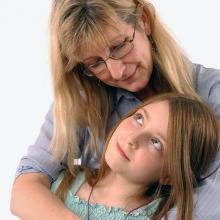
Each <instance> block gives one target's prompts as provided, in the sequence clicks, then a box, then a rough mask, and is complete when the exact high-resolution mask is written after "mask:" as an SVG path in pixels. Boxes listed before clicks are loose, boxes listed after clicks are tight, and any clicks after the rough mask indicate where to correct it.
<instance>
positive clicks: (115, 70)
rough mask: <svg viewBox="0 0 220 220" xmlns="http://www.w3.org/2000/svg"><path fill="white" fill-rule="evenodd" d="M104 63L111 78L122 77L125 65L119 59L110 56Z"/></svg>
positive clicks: (119, 78)
mask: <svg viewBox="0 0 220 220" xmlns="http://www.w3.org/2000/svg"><path fill="white" fill-rule="evenodd" d="M106 65H107V68H108V70H109V73H110V74H111V76H112V78H113V79H115V80H121V79H123V75H124V71H125V68H126V66H125V64H123V62H122V61H121V60H114V59H111V58H110V59H108V60H107V61H106Z"/></svg>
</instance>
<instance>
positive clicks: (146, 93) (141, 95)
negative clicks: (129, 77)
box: [135, 85, 155, 101]
mask: <svg viewBox="0 0 220 220" xmlns="http://www.w3.org/2000/svg"><path fill="white" fill-rule="evenodd" d="M153 95H155V91H154V90H153V88H152V87H151V86H150V85H149V86H146V87H145V88H144V89H142V90H141V91H139V92H136V93H135V96H136V97H137V98H138V99H139V100H141V101H145V100H147V99H148V98H150V97H152V96H153Z"/></svg>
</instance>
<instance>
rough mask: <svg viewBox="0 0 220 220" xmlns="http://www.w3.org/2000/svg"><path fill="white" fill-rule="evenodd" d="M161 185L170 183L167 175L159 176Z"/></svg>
mask: <svg viewBox="0 0 220 220" xmlns="http://www.w3.org/2000/svg"><path fill="white" fill-rule="evenodd" d="M159 182H160V184H161V185H172V182H171V180H170V178H169V177H168V176H166V177H161V178H160V180H159Z"/></svg>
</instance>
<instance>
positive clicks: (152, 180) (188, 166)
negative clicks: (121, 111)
mask: <svg viewBox="0 0 220 220" xmlns="http://www.w3.org/2000/svg"><path fill="white" fill-rule="evenodd" d="M219 132H220V130H219V127H218V124H217V120H216V119H215V117H214V115H213V113H212V112H211V111H210V110H209V108H208V107H207V106H206V105H204V104H202V103H201V102H200V101H197V100H193V99H191V98H189V97H187V96H183V95H179V94H174V93H167V94H164V95H160V96H155V97H154V98H152V99H150V100H148V101H146V102H144V103H143V104H142V105H141V106H140V107H138V108H136V109H135V110H133V111H132V113H130V114H129V115H128V116H127V117H126V118H125V119H123V120H122V121H121V122H120V123H119V124H118V126H117V127H116V128H115V129H114V130H113V132H112V133H111V134H110V136H109V138H108V140H107V142H106V145H105V149H104V153H103V156H102V160H101V166H100V171H99V172H98V173H94V170H93V171H92V170H91V169H90V170H88V169H85V170H84V171H79V170H78V172H77V171H76V172H75V173H74V176H76V179H75V180H74V181H73V182H72V181H71V179H72V178H73V175H72V174H71V173H69V172H67V173H66V174H65V177H64V179H62V178H63V174H61V175H60V176H59V178H58V180H56V181H55V182H54V183H53V185H52V190H53V191H57V194H58V195H59V197H61V198H62V200H65V204H66V206H67V207H68V208H69V209H70V210H71V211H73V212H74V213H75V214H77V215H78V216H79V217H80V218H81V219H117V220H118V219H134V220H135V219H136V220H138V219H160V218H161V217H163V216H166V215H167V212H168V210H169V209H170V208H171V207H172V206H173V205H174V203H176V205H177V218H176V219H178V220H191V219H193V218H192V217H193V192H194V190H196V187H197V186H199V185H201V184H203V182H204V181H205V179H206V178H207V173H206V177H205V172H207V168H208V166H209V164H210V163H211V162H212V160H213V158H214V156H215V155H216V153H217V152H218V150H219V144H218V141H219V135H220V133H219ZM174 165H175V166H174ZM215 171H216V170H215ZM215 171H214V172H215ZM214 172H212V173H211V174H209V175H213V173H214ZM92 174H93V175H92ZM85 179H86V180H85ZM60 182H61V184H60ZM58 186H59V188H58ZM57 188H58V190H57ZM64 194H65V195H66V196H65V198H64ZM104 207H105V208H104Z"/></svg>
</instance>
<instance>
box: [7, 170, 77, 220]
mask: <svg viewBox="0 0 220 220" xmlns="http://www.w3.org/2000/svg"><path fill="white" fill-rule="evenodd" d="M11 212H12V213H13V214H14V215H16V216H18V217H19V218H21V219H23V220H41V219H47V220H63V219H65V220H79V219H80V218H78V217H77V216H76V215H74V214H73V213H72V212H71V211H69V210H68V209H67V208H66V207H65V206H64V204H63V202H62V201H61V200H59V199H58V198H57V197H56V196H55V195H54V194H53V193H52V192H51V191H50V181H49V180H48V177H47V176H46V175H44V174H42V173H28V174H21V175H20V176H19V177H18V178H17V179H16V181H15V183H14V185H13V187H12V197H11Z"/></svg>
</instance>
